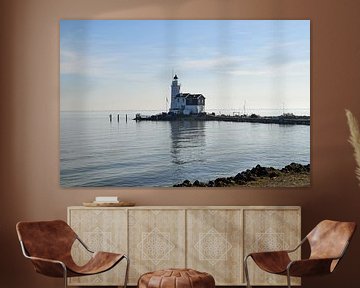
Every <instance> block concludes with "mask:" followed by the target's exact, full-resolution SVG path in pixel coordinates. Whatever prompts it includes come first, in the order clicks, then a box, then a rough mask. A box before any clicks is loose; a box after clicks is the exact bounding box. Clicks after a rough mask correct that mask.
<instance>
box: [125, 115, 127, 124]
mask: <svg viewBox="0 0 360 288" xmlns="http://www.w3.org/2000/svg"><path fill="white" fill-rule="evenodd" d="M125 119H126V123H127V114H125Z"/></svg>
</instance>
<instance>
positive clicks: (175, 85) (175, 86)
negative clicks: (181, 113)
mask: <svg viewBox="0 0 360 288" xmlns="http://www.w3.org/2000/svg"><path fill="white" fill-rule="evenodd" d="M178 94H180V84H179V82H178V76H177V75H176V74H175V76H174V79H173V81H172V83H171V105H170V112H176V111H178V107H177V106H178V105H177V103H176V102H175V97H176V95H178Z"/></svg>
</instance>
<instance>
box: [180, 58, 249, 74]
mask: <svg viewBox="0 0 360 288" xmlns="http://www.w3.org/2000/svg"><path fill="white" fill-rule="evenodd" d="M245 60H246V61H248V60H249V59H245V58H241V57H211V58H207V59H200V60H193V59H191V60H189V59H188V60H185V61H184V62H183V63H182V64H181V66H182V68H184V69H198V70H205V69H206V70H209V69H211V70H221V71H224V70H229V69H231V68H234V67H237V66H238V65H240V63H242V62H244V61H245Z"/></svg>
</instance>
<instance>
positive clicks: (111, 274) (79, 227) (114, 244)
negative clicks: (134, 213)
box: [68, 208, 128, 286]
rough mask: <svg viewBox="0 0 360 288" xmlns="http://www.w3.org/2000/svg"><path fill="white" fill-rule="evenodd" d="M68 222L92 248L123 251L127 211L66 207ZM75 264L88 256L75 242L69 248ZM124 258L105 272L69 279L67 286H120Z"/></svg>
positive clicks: (126, 236)
mask: <svg viewBox="0 0 360 288" xmlns="http://www.w3.org/2000/svg"><path fill="white" fill-rule="evenodd" d="M68 223H69V225H70V226H71V227H72V228H73V229H74V231H75V232H76V233H77V234H78V235H79V237H80V239H81V240H83V241H84V243H85V244H86V245H87V246H88V247H89V248H90V249H91V250H93V251H107V252H115V253H126V252H127V239H128V235H127V213H126V210H125V209H101V208H100V209H93V208H92V209H81V208H80V209H69V212H68ZM72 255H73V257H74V260H75V262H76V263H80V264H84V263H86V262H87V261H88V259H89V252H87V251H86V250H85V249H84V248H83V247H82V245H81V244H80V243H79V242H78V241H76V242H75V244H74V246H73V248H72ZM125 267H126V265H125V261H121V262H120V264H118V265H117V266H116V267H114V268H113V269H111V270H110V271H108V272H105V273H101V274H97V275H93V276H85V277H73V278H69V284H70V285H96V286H105V285H122V283H123V281H124V274H125Z"/></svg>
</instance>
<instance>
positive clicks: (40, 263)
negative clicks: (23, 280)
mask: <svg viewBox="0 0 360 288" xmlns="http://www.w3.org/2000/svg"><path fill="white" fill-rule="evenodd" d="M25 257H26V258H28V259H30V260H31V262H32V263H33V265H34V268H35V271H36V272H38V273H40V274H43V275H46V276H51V277H59V278H60V277H64V276H65V277H66V274H67V268H66V265H65V264H64V263H63V262H61V261H59V260H53V259H46V258H40V257H33V256H25Z"/></svg>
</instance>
